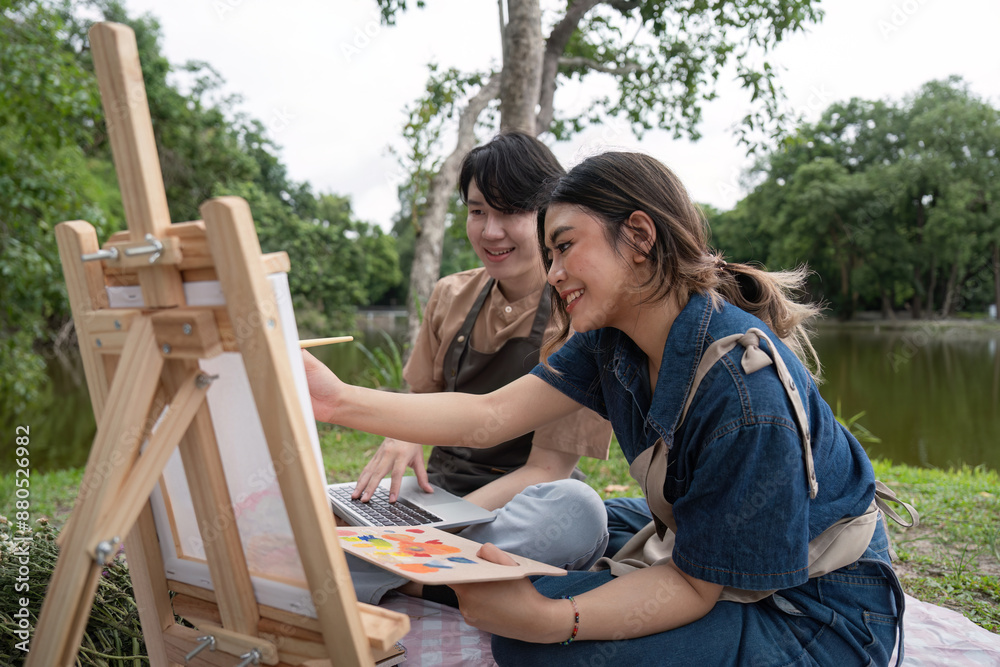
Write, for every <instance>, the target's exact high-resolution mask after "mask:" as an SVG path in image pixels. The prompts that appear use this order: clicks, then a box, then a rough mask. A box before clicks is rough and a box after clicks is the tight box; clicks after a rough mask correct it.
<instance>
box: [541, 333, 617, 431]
mask: <svg viewBox="0 0 1000 667" xmlns="http://www.w3.org/2000/svg"><path fill="white" fill-rule="evenodd" d="M597 349H598V345H597V342H596V340H594V336H593V334H592V333H589V332H588V333H575V334H573V335H572V336H570V339H569V340H568V341H566V343H565V344H563V346H562V347H561V348H559V349H558V350H557V351H556V352H554V353H553V354H552V356H550V357H549V359H548V362H549V366H551V368H546V367H545V365H544V364H538V365H537V366H535V368H534V369H532V371H531V374H532V375H536V376H538V377H540V378H541V379H542V380H544V381H545V382H547V383H548V384H550V385H552V386H553V387H554V388H555V389H558V390H559V391H560V392H562V393H564V394H566V395H567V396H569V397H570V398H572V399H573V400H574V401H576V402H577V403H579V404H581V405H583V406H584V407H587V408H590V409H591V410H593V411H594V412H596V413H597V414H599V415H600V416H601V417H604V418H605V419H607V418H608V410H607V406H606V405H605V403H604V393H603V391H602V390H601V383H600V368H601V363H600V360H599V359H598V355H597V353H596V350H597Z"/></svg>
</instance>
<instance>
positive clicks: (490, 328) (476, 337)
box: [403, 269, 611, 459]
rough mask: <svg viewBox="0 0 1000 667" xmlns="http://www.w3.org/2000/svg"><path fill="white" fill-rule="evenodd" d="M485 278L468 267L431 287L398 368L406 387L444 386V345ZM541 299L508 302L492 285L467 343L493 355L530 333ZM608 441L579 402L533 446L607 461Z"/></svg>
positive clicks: (600, 422) (604, 424) (601, 423)
mask: <svg viewBox="0 0 1000 667" xmlns="http://www.w3.org/2000/svg"><path fill="white" fill-rule="evenodd" d="M489 279H490V277H489V274H488V273H486V270H485V269H472V270H471V271H463V272H461V273H455V274H452V275H450V276H446V277H444V278H442V279H441V280H439V281H438V282H437V284H436V285H435V286H434V292H433V293H432V294H431V298H430V300H429V301H428V302H427V307H426V308H425V309H424V322H423V325H422V326H421V327H420V333H419V334H418V335H417V341H416V343H415V344H414V346H413V353H412V354H411V355H410V359H409V361H407V362H406V367H405V368H404V369H403V377H404V379H405V380H406V382H407V384H409V385H410V390H411V391H413V392H415V393H430V392H437V391H444V390H445V387H446V382H445V377H444V361H445V355H446V354H447V352H448V346H449V345H451V341H452V340H454V338H455V335H456V334H457V333H458V330H459V329H460V328H461V327H462V324H463V323H464V322H465V318H466V317H468V315H469V311H470V310H472V307H473V305H475V302H476V299H477V298H478V297H479V293H480V292H482V291H483V287H485V286H486V283H487V281H488V280H489ZM540 298H541V292H540V291H539V292H533V293H531V294H529V295H528V296H526V297H524V298H523V299H520V300H518V301H507V299H505V298H504V296H503V294H501V293H500V290H499V288H498V287H497V286H496V285H494V286H493V288H492V289H491V290H490V293H489V294H488V295H487V296H486V301H485V302H484V303H483V307H482V310H480V311H479V317H477V318H476V323H475V324H474V325H473V327H472V340H471V341H469V344H470V345H471V346H472V349H474V350H476V351H477V352H480V353H483V354H493V353H494V352H496V351H497V350H499V349H500V347H501V346H503V344H504V343H505V342H506V341H508V340H509V339H511V338H518V337H527V336H529V335H530V334H531V325H532V322H533V321H534V319H535V310H536V308H537V307H538V303H539V299H540ZM545 298H546V299H547V298H548V296H546V297H545ZM555 330H556V326H555V325H554V324H553V323H552V322H549V326H548V328H547V329H546V331H545V336H546V337H548V336H549V335H551V334H552V333H554V331H555ZM610 441H611V424H610V423H609V422H608V421H607V420H606V419H604V418H602V417H600V416H599V415H598V414H597V413H595V412H594V411H592V410H589V409H587V408H584V407H582V406H581V407H580V409H579V410H577V411H576V412H574V413H572V414H570V415H569V416H567V417H564V418H562V419H558V420H556V421H553V422H551V423H549V424H547V425H545V426H543V427H542V428H540V429H538V430H536V431H535V437H534V439H533V440H532V446H533V447H542V448H544V449H551V450H556V451H560V452H567V453H570V454H577V455H579V456H590V457H593V458H598V459H606V458H608V446H609V445H610Z"/></svg>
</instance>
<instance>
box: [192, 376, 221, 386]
mask: <svg viewBox="0 0 1000 667" xmlns="http://www.w3.org/2000/svg"><path fill="white" fill-rule="evenodd" d="M218 379H219V376H218V375H206V374H205V373H198V377H196V378H195V379H194V386H196V387H198V389H203V388H204V387H207V386H208V385H210V384H212V383H213V382H215V381H216V380H218Z"/></svg>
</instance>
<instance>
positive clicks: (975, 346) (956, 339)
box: [814, 324, 1000, 470]
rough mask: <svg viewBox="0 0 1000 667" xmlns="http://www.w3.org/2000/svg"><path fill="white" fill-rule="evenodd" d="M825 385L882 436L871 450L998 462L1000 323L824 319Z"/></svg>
mask: <svg viewBox="0 0 1000 667" xmlns="http://www.w3.org/2000/svg"><path fill="white" fill-rule="evenodd" d="M814 342H815V346H816V351H817V352H818V353H819V356H820V361H821V362H822V363H823V366H824V370H823V377H824V380H825V381H824V383H823V384H822V385H820V393H822V394H823V397H824V398H825V399H826V400H827V402H828V403H830V405H832V406H833V407H834V408H835V409H836V407H837V402H838V401H839V402H840V405H841V409H840V414H841V415H842V416H844V417H846V418H850V417H852V416H854V415H856V414H858V413H859V412H862V411H864V413H865V414H864V416H863V417H861V418H860V420H859V422H860V423H861V424H863V425H864V426H865V427H866V428H868V430H870V431H871V432H872V433H873V434H874V435H876V436H877V437H879V438H880V439H881V442H880V443H877V444H867V443H865V448H866V449H867V450H868V452H869V454H870V455H871V456H873V457H881V458H888V459H891V460H892V461H894V462H896V463H907V464H910V465H915V466H921V467H941V468H947V467H949V466H956V465H960V464H963V463H965V464H969V465H974V466H975V465H985V466H987V467H989V468H991V469H993V470H1000V328H992V329H982V328H978V329H977V328H967V327H960V328H950V329H945V330H940V329H937V328H935V327H932V326H930V325H928V326H922V327H916V328H910V329H905V330H902V329H896V330H893V329H888V330H887V329H886V327H884V326H878V325H874V324H873V325H871V326H866V327H858V326H844V327H837V326H831V327H825V328H821V329H820V330H819V335H818V336H817V337H816V340H815V341H814Z"/></svg>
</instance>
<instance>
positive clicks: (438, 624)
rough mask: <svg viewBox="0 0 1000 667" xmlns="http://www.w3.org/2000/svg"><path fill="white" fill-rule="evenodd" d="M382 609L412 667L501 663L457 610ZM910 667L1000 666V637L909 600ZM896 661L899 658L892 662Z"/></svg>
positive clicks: (400, 599)
mask: <svg viewBox="0 0 1000 667" xmlns="http://www.w3.org/2000/svg"><path fill="white" fill-rule="evenodd" d="M382 606H384V607H387V608H389V609H392V610H394V611H398V612H401V613H404V614H406V615H407V616H409V617H410V632H409V634H407V635H406V636H405V637H404V638H403V639H402V640H400V643H401V644H402V645H403V646H405V647H406V661H405V663H404V664H405V665H407V667H410V666H413V667H418V666H419V667H425V666H426V667H450V666H452V665H454V666H456V667H458V666H465V665H469V666H476V667H479V666H482V667H489V666H490V665H495V664H496V663H495V662H494V661H493V656H492V653H491V652H490V635H489V633H486V632H482V631H481V630H477V629H476V628H474V627H472V626H470V625H468V624H467V623H466V622H465V621H464V620H463V619H462V614H461V613H460V612H459V611H458V610H457V609H454V608H452V607H447V606H444V605H440V604H438V603H436V602H428V601H426V600H420V599H417V598H411V597H407V596H405V595H397V594H391V595H389V596H387V597H386V598H385V600H384V601H383V602H382ZM903 634H904V638H905V639H904V641H905V646H906V651H905V653H904V660H903V664H904V665H907V667H965V666H969V667H973V666H975V667H980V666H986V665H990V666H994V667H995V666H997V665H1000V635H995V634H993V633H991V632H989V631H987V630H984V629H983V628H981V627H979V626H978V625H976V624H975V623H973V622H972V621H970V620H969V619H967V618H965V617H964V616H962V615H961V614H959V613H958V612H955V611H952V610H950V609H945V608H944V607H940V606H938V605H933V604H930V603H927V602H921V601H920V600H917V599H916V598H913V597H910V596H909V595H907V596H906V614H905V615H904V617H903ZM894 662H895V655H893V659H892V662H891V663H890V664H893V663H894Z"/></svg>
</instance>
